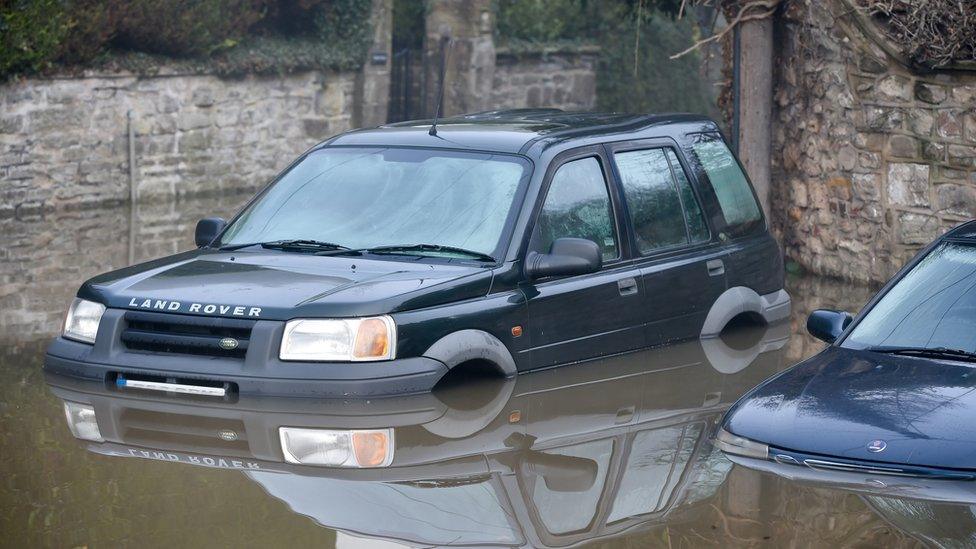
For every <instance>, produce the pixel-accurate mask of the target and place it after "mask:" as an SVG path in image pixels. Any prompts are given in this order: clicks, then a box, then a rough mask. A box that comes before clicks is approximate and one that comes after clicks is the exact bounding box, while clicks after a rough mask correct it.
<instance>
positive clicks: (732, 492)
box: [0, 196, 976, 547]
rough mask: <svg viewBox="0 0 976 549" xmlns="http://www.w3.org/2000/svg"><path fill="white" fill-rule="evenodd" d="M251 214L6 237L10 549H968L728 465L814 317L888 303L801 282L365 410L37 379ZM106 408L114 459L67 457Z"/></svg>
mask: <svg viewBox="0 0 976 549" xmlns="http://www.w3.org/2000/svg"><path fill="white" fill-rule="evenodd" d="M244 198H245V197H244V196H238V197H222V198H212V199H197V200H194V201H192V202H185V203H179V202H177V203H169V202H168V203H163V204H159V205H150V206H141V207H140V209H139V212H138V216H137V223H136V224H135V225H134V226H130V225H129V211H128V210H127V209H126V208H116V209H100V210H99V209H91V210H85V211H78V212H72V213H66V214H58V215H53V214H49V215H37V216H35V217H32V218H20V219H7V220H0V230H2V233H3V235H4V239H5V244H4V245H3V247H2V248H0V466H2V472H3V475H2V480H0V509H2V511H0V533H2V535H0V544H2V545H3V546H9V547H35V546H36V547H79V546H86V547H115V546H129V545H139V546H145V547H213V546H218V547H224V546H246V547H277V546H288V547H306V546H307V547H312V546H315V547H333V546H334V547H374V546H375V547H401V546H409V547H413V546H439V545H447V544H454V545H464V546H479V547H480V546H530V547H548V546H552V547H563V546H569V545H594V546H606V547H618V546H619V547H700V546H722V547H752V546H770V547H783V546H795V547H808V546H809V547H820V546H834V547H914V546H919V545H930V546H947V547H953V546H972V545H974V544H976V510H974V509H976V508H971V507H969V506H968V505H963V504H954V503H938V502H934V501H926V500H921V499H904V498H898V497H892V496H890V495H886V493H885V491H884V490H883V489H881V488H879V489H878V490H864V489H851V488H850V487H845V486H844V485H841V484H837V483H829V482H817V483H813V482H810V481H802V482H798V481H792V480H787V479H785V478H782V477H779V476H775V475H773V474H770V473H763V472H758V471H755V470H752V469H748V468H745V467H741V466H739V465H734V464H733V463H732V462H730V461H729V460H728V459H726V458H725V456H724V455H723V454H721V453H720V452H718V451H717V450H715V449H714V448H713V447H712V446H711V443H710V436H711V435H712V433H713V432H714V428H715V425H716V423H717V422H718V421H719V420H720V418H721V417H722V414H723V413H724V411H725V410H726V409H728V407H729V406H730V405H731V404H732V403H733V402H734V401H735V400H736V399H737V398H738V396H739V395H741V394H742V393H743V392H745V391H747V390H749V389H750V388H752V387H753V386H755V385H756V384H757V383H759V382H760V381H762V380H763V379H765V378H766V377H768V376H769V375H772V374H773V373H775V372H778V371H781V370H782V369H784V368H787V367H789V366H790V365H792V364H794V363H796V362H797V361H798V360H801V359H803V358H805V357H808V356H811V355H812V354H814V353H816V352H817V351H818V350H819V349H820V348H821V347H822V345H821V344H819V343H818V342H816V341H814V340H812V339H811V338H810V337H808V336H807V335H805V334H804V333H803V330H802V327H803V325H804V319H805V317H806V314H807V313H809V311H811V310H812V309H815V308H818V307H835V308H842V309H846V310H849V311H857V310H858V309H859V308H860V307H861V306H862V305H863V304H864V303H865V302H866V301H867V299H868V298H869V297H870V295H871V294H872V289H870V288H865V287H858V286H851V285H846V284H841V283H837V282H833V281H826V280H818V279H815V278H811V277H802V276H791V277H790V279H789V281H788V284H789V291H790V293H791V294H792V296H793V299H794V312H793V317H792V319H791V321H790V322H789V323H784V324H782V325H779V326H769V327H766V328H764V329H750V330H747V331H742V332H739V333H737V334H733V335H731V336H730V337H726V338H724V339H716V340H710V341H705V342H698V341H695V342H689V343H683V344H680V345H674V346H670V347H666V348H661V349H655V350H650V351H644V352H640V353H633V354H629V355H625V356H619V357H614V358H611V359H607V360H601V361H594V362H590V363H586V364H580V365H576V366H568V367H563V368H559V369H555V370H549V371H545V372H538V373H532V374H525V375H521V376H519V377H517V378H516V379H514V380H509V381H500V380H480V381H479V380H469V381H468V382H466V383H459V384H457V385H456V386H453V387H447V388H445V389H444V390H440V391H437V392H436V393H434V394H424V395H411V396H405V397H396V398H385V399H376V400H371V401H352V400H350V401H338V400H330V401H320V400H309V399H298V400H297V401H295V400H292V401H286V400H277V399H246V398H243V397H242V398H241V399H240V400H238V401H237V402H234V403H214V402H211V401H203V402H201V401H199V400H187V399H185V398H184V399H181V398H171V397H165V396H141V395H133V394H120V393H118V392H115V391H113V390H111V389H110V388H106V387H96V388H93V387H91V386H87V385H79V384H76V383H72V382H70V381H68V380H64V379H54V378H48V379H46V378H45V376H44V375H43V373H42V371H41V365H42V358H43V352H44V346H45V344H46V341H45V340H46V339H48V338H50V337H51V336H52V334H53V333H54V332H56V331H57V329H58V325H59V323H60V319H61V317H62V315H63V314H64V309H65V307H66V306H67V304H68V300H69V298H70V296H71V295H73V293H74V291H75V290H76V288H77V286H78V285H79V284H80V283H81V281H82V280H84V279H85V278H86V277H87V276H90V275H93V274H95V273H97V272H101V271H105V270H109V269H112V268H117V267H120V266H123V265H125V264H127V263H128V262H129V260H130V256H129V248H130V242H131V243H132V249H133V251H134V252H135V253H134V254H133V257H132V259H135V260H141V259H145V258H148V257H153V256H159V255H164V254H167V253H172V252H175V251H177V250H182V249H186V248H188V247H190V246H191V240H192V236H191V232H192V226H193V223H195V221H196V219H197V218H199V217H201V216H203V215H208V214H217V215H220V214H224V215H229V213H231V212H232V210H233V209H234V208H236V207H237V206H238V205H239V204H240V202H241V201H242V200H243V199H244ZM62 400H68V401H73V402H83V403H90V404H92V405H93V406H94V408H95V410H96V418H97V422H98V427H99V430H100V432H101V434H102V436H103V437H105V438H106V439H108V440H109V441H110V442H104V443H90V442H83V441H80V440H76V439H75V438H73V437H72V435H71V433H70V432H69V430H68V427H67V424H66V421H65V412H64V408H63V404H62ZM280 426H302V427H310V428H320V429H329V428H333V429H348V428H368V429H387V428H389V429H392V432H393V440H394V444H393V448H394V457H393V461H392V463H391V464H390V466H388V467H383V468H377V469H370V470H340V469H328V468H319V467H311V466H299V465H290V464H286V463H283V462H282V461H283V460H282V458H281V452H280V445H279V440H278V427H280Z"/></svg>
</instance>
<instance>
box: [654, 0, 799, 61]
mask: <svg viewBox="0 0 976 549" xmlns="http://www.w3.org/2000/svg"><path fill="white" fill-rule="evenodd" d="M780 2H781V0H755V1H752V2H746V3H745V4H743V5H742V7H741V8H739V13H738V14H736V16H735V17H734V18H732V21H729V24H728V25H727V26H726V27H725V28H724V29H722V31H721V32H719V33H717V34H713V35H711V36H709V37H708V38H703V39H701V40H699V41H697V42H695V43H694V44H692V45H691V46H689V47H688V48H687V49H685V50H683V51H680V52H678V53H676V54H674V55H672V56H671V57H670V59H677V58H679V57H682V56H685V55H688V54H689V53H691V52H693V51H695V50H697V49H699V48H701V47H702V46H704V45H705V44H709V43H711V42H714V41H716V40H720V39H721V38H722V37H724V36H725V35H726V34H728V33H729V32H731V31H732V29H734V28H735V27H736V25H739V24H742V23H744V22H746V21H752V20H755V19H765V18H767V17H770V16H772V15H773V14H774V13H776V9H777V8H778V7H779V4H780ZM682 5H684V4H682ZM763 8H765V9H764V10H763V11H759V12H757V11H755V10H757V9H763Z"/></svg>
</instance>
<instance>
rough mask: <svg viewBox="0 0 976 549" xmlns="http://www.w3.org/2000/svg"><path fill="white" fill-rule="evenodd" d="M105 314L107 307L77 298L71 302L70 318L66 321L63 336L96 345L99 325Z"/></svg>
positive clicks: (69, 308) (66, 318)
mask: <svg viewBox="0 0 976 549" xmlns="http://www.w3.org/2000/svg"><path fill="white" fill-rule="evenodd" d="M104 312H105V305H102V304H101V303H95V302H94V301H88V300H85V299H79V298H77V297H76V298H75V299H74V301H72V302H71V307H68V316H67V317H65V319H64V330H62V331H61V335H63V336H64V337H66V338H68V339H73V340H75V341H81V342H82V343H95V335H96V334H97V333H98V323H99V322H101V320H102V314H103V313H104Z"/></svg>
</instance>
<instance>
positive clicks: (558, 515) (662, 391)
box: [48, 323, 789, 547]
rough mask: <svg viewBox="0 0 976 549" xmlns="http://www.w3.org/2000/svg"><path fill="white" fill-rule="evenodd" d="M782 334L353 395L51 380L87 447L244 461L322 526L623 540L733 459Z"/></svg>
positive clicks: (186, 459)
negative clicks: (350, 455) (343, 462)
mask: <svg viewBox="0 0 976 549" xmlns="http://www.w3.org/2000/svg"><path fill="white" fill-rule="evenodd" d="M788 337H789V331H788V325H787V324H785V323H782V324H780V325H777V326H771V327H769V328H768V329H762V330H752V332H751V333H740V334H736V335H735V336H734V337H728V338H726V339H725V340H723V339H714V340H710V341H708V342H707V343H706V344H705V345H703V344H702V343H699V342H697V341H694V342H689V343H684V344H679V345H675V346H671V347H667V348H663V349H656V350H652V351H647V352H641V353H633V354H628V355H622V356H617V357H613V358H611V359H607V360H602V361H595V362H591V363H586V364H582V365H579V366H575V367H571V368H561V369H556V370H549V371H544V372H539V373H535V374H528V375H523V376H518V377H517V378H515V379H510V380H487V381H485V382H481V383H474V384H470V383H465V384H459V385H457V386H455V387H453V388H448V389H447V390H446V391H438V392H436V393H433V394H421V395H411V396H406V397H395V398H386V399H378V400H375V401H370V402H356V403H354V404H352V405H350V402H348V401H322V400H317V401H312V400H299V401H297V402H296V401H295V399H291V400H275V399H267V398H264V399H262V398H247V397H245V396H241V397H240V399H239V400H238V401H237V402H236V403H224V402H213V403H207V404H201V403H200V402H199V401H197V402H187V400H186V399H185V398H175V397H172V398H168V397H165V396H157V395H153V394H141V393H140V392H138V391H131V390H129V391H125V390H119V389H117V388H115V387H114V386H111V385H109V386H103V385H100V384H92V383H86V382H79V381H75V380H72V379H68V378H61V377H58V376H53V375H52V376H49V377H48V383H49V384H50V385H51V387H52V390H53V392H54V394H55V395H56V396H57V397H59V398H61V399H63V400H65V401H69V402H72V403H80V404H88V405H91V406H92V407H93V408H94V411H95V417H96V418H97V430H98V431H99V432H100V434H101V437H102V438H104V439H105V442H96V443H90V444H88V445H87V449H88V450H89V451H90V452H93V453H97V454H101V455H104V456H111V457H113V458H137V459H145V460H151V461H165V462H178V463H180V464H181V465H185V466H189V465H198V466H203V467H211V468H222V469H232V470H243V471H244V475H246V476H247V478H249V479H250V480H251V481H253V482H255V483H257V484H258V485H260V486H261V487H263V488H264V490H266V491H267V493H268V494H270V495H271V496H273V497H275V498H277V499H280V500H281V501H282V502H284V503H285V504H286V505H287V506H288V507H289V508H290V509H292V510H293V511H294V512H296V513H299V514H302V515H305V516H308V517H310V518H311V519H312V520H314V521H315V522H317V523H318V524H321V525H322V526H326V527H328V528H332V529H336V530H340V531H344V532H351V533H355V534H356V535H359V536H368V537H375V538H383V539H391V540H396V541H400V542H406V543H414V544H421V545H449V544H451V545H485V544H492V545H494V544H502V545H523V544H529V545H531V546H534V547H542V546H563V545H567V544H570V543H575V542H580V541H585V540H592V539H603V538H614V537H617V536H620V535H622V534H625V533H626V534H627V535H633V534H634V533H635V532H636V531H640V530H644V529H647V528H649V527H652V526H654V525H657V524H660V523H662V522H665V521H667V520H668V517H669V515H670V514H671V513H673V512H675V511H676V510H679V509H686V508H690V507H694V506H695V504H696V503H698V502H701V501H703V500H706V499H708V498H709V497H711V496H712V495H713V494H714V493H715V490H716V489H717V488H718V486H720V485H721V484H722V483H723V482H724V480H725V477H726V474H727V473H728V471H729V469H730V468H731V463H730V462H728V461H727V460H726V459H724V458H723V457H722V456H721V455H720V454H718V453H717V452H716V451H715V450H713V449H712V447H711V446H710V445H709V444H708V442H707V439H708V436H709V435H710V433H711V432H712V429H713V427H714V425H715V424H716V422H717V421H718V420H719V419H720V418H721V415H722V413H723V412H724V410H725V409H726V408H727V407H728V406H729V405H730V404H731V403H732V402H734V400H735V399H736V398H737V397H738V396H739V395H741V394H742V393H743V392H745V391H746V390H748V389H750V388H751V387H753V386H754V385H755V384H756V383H758V382H759V381H761V380H762V379H763V378H765V377H767V376H769V375H770V374H772V373H774V372H775V371H777V370H778V369H779V368H780V367H781V365H782V358H781V355H782V350H783V348H784V346H785V344H786V342H787V340H788ZM729 343H732V344H734V345H736V346H735V347H733V346H731V345H729ZM724 372H728V373H724ZM279 427H293V428H294V427H299V428H306V429H337V428H341V429H387V428H391V427H392V428H393V437H392V438H393V440H395V453H394V455H393V458H392V463H391V464H390V466H388V467H384V468H377V469H360V470H356V469H336V468H322V467H314V466H303V465H294V464H287V463H283V457H282V445H281V442H280V439H279Z"/></svg>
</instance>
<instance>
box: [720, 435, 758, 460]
mask: <svg viewBox="0 0 976 549" xmlns="http://www.w3.org/2000/svg"><path fill="white" fill-rule="evenodd" d="M715 446H716V447H717V448H718V449H719V450H721V451H723V452H726V453H728V454H734V455H737V456H745V457H751V458H759V459H769V446H768V445H766V444H763V443H761V442H756V441H754V440H749V439H747V438H744V437H740V436H739V435H733V434H732V433H730V432H728V431H726V430H725V429H719V430H718V434H717V435H716V436H715Z"/></svg>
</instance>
